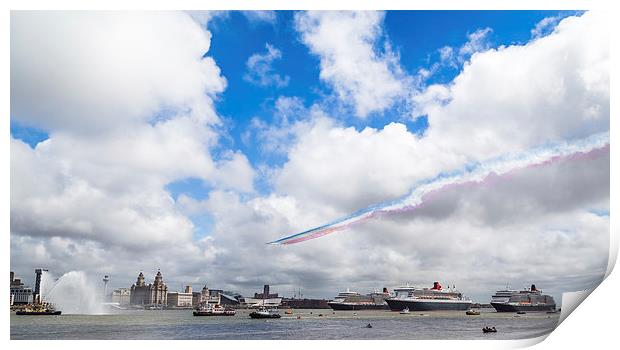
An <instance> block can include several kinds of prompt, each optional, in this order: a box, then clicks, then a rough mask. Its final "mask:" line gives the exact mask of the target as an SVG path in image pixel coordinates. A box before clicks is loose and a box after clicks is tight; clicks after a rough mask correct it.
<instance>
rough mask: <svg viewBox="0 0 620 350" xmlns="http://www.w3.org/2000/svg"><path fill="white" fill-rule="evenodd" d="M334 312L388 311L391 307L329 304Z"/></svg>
mask: <svg viewBox="0 0 620 350" xmlns="http://www.w3.org/2000/svg"><path fill="white" fill-rule="evenodd" d="M327 305H329V307H331V308H332V310H338V311H355V310H387V309H389V307H388V306H387V305H380V304H379V305H378V304H360V305H354V304H342V303H327Z"/></svg>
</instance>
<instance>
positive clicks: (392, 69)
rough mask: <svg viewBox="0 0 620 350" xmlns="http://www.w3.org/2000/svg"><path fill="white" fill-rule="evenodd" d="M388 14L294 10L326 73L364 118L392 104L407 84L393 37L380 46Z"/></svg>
mask: <svg viewBox="0 0 620 350" xmlns="http://www.w3.org/2000/svg"><path fill="white" fill-rule="evenodd" d="M383 17H384V13H382V12H374V11H360V12H353V11H346V12H344V11H343V12H326V11H315V12H303V13H297V14H296V15H295V27H296V29H297V31H298V32H299V33H300V34H301V39H302V41H303V42H304V44H306V45H307V46H308V48H309V49H310V51H311V52H312V53H313V54H315V55H316V56H318V57H319V59H320V62H321V73H320V77H321V79H322V80H324V81H325V82H327V83H328V84H329V85H330V86H331V87H332V88H333V89H334V91H335V92H336V94H337V95H338V97H339V99H340V100H341V101H343V102H344V103H345V104H349V103H350V104H352V105H353V107H354V108H355V113H356V115H357V116H359V117H361V118H365V117H366V116H368V115H369V114H371V113H374V112H382V111H384V110H386V109H388V108H389V107H390V106H392V104H393V103H394V102H395V101H396V100H397V99H399V98H401V97H402V96H403V94H405V92H406V89H407V85H408V83H407V80H408V78H407V76H406V74H405V73H404V72H403V70H402V68H401V67H400V65H399V63H398V55H397V54H396V53H395V52H394V51H393V50H392V49H391V47H390V46H389V42H386V45H384V46H383V49H382V50H376V49H375V48H376V46H378V44H379V43H380V39H381V37H382V35H383V31H382V29H381V28H382V27H381V25H382V22H383Z"/></svg>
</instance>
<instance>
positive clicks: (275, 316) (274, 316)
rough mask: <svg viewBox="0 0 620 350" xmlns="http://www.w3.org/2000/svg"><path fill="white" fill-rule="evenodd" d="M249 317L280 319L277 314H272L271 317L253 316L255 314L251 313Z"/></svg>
mask: <svg viewBox="0 0 620 350" xmlns="http://www.w3.org/2000/svg"><path fill="white" fill-rule="evenodd" d="M250 317H251V318H280V317H282V316H281V315H278V314H272V315H269V316H267V315H261V314H255V313H253V312H252V313H251V314H250Z"/></svg>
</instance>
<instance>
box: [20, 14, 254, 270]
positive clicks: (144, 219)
mask: <svg viewBox="0 0 620 350" xmlns="http://www.w3.org/2000/svg"><path fill="white" fill-rule="evenodd" d="M11 25H12V28H11V35H12V37H11V45H12V50H11V62H12V64H11V76H12V79H11V96H12V100H11V107H12V116H11V117H12V118H13V119H14V120H16V121H19V122H22V123H23V124H26V125H34V126H36V127H39V128H44V129H45V130H47V131H48V133H49V139H47V140H45V141H43V142H41V143H39V144H38V145H36V147H34V148H31V147H29V146H28V145H27V144H25V143H24V142H22V141H20V140H16V139H12V140H11V244H12V249H11V252H12V264H14V266H15V267H16V270H18V271H22V272H23V269H27V270H26V271H25V272H23V273H24V274H26V273H27V275H29V274H30V273H28V272H27V271H28V270H30V269H31V268H32V267H33V265H32V263H31V260H30V259H31V256H30V254H28V253H26V252H27V251H28V249H30V248H32V249H34V250H35V251H36V252H37V256H38V257H39V258H40V260H37V261H41V262H42V263H43V262H45V263H44V264H42V265H45V266H49V267H50V268H57V269H60V268H65V267H67V268H68V269H70V270H73V269H80V268H84V269H86V270H90V271H89V272H91V273H92V272H97V273H104V272H105V271H106V270H107V271H111V270H109V269H110V268H112V267H114V269H115V270H114V271H118V273H119V274H124V275H125V276H126V274H133V273H134V272H135V269H138V268H145V267H149V268H151V267H153V268H154V266H155V267H156V266H157V265H159V266H160V267H166V268H167V269H168V270H169V271H171V270H175V271H181V270H184V269H185V268H186V267H191V268H190V269H194V270H195V266H198V265H199V264H201V263H205V262H206V261H209V259H211V258H213V257H214V254H215V251H216V249H215V248H214V247H213V246H212V245H211V244H210V241H209V240H208V239H204V240H200V241H196V240H194V239H193V231H194V224H193V223H192V221H191V220H190V219H189V218H188V217H187V216H185V215H184V214H183V213H182V212H180V211H179V210H178V208H177V206H176V204H175V202H174V200H173V199H172V198H171V196H170V194H169V193H168V192H167V191H166V190H165V186H166V185H167V184H168V183H171V182H174V181H177V180H180V179H184V178H187V177H192V178H198V179H201V180H202V181H204V182H205V183H207V184H210V185H211V186H213V187H214V188H222V189H228V190H235V191H241V192H252V191H253V177H254V175H253V169H252V167H251V166H250V164H249V162H248V160H247V158H246V157H245V155H243V154H241V153H239V152H235V151H232V150H231V151H229V152H224V153H223V155H222V156H219V157H217V158H215V157H213V156H212V154H211V150H212V149H213V147H215V146H216V145H217V144H218V139H219V135H218V132H217V129H216V128H215V127H214V126H216V125H217V124H220V123H221V120H220V118H219V117H218V116H217V113H216V112H215V110H214V107H213V100H214V99H215V98H217V95H218V94H219V93H221V92H222V91H223V89H224V88H225V86H226V80H225V79H224V78H223V77H222V76H221V75H220V70H219V68H218V67H217V65H216V64H215V62H214V60H213V59H212V58H210V57H205V56H204V55H205V53H206V52H208V49H209V45H210V33H209V32H207V31H205V30H204V29H203V28H201V27H200V25H199V24H198V23H197V22H196V21H194V20H192V18H191V17H190V16H189V15H187V14H186V13H182V12H181V13H176V12H149V13H124V12H122V13H91V12H72V13H64V12H54V13H42V12H16V13H14V14H13V15H12V20H11ZM41 50H43V51H45V52H46V53H45V54H44V55H42V54H41ZM33 101H36V103H33ZM171 246H172V248H171ZM62 247H68V249H67V250H66V251H65V252H62V249H61V248H62ZM147 251H151V252H160V253H161V252H164V251H165V252H166V256H167V257H168V258H167V259H159V258H155V259H154V258H152V257H148V256H147V255H145V252H147ZM88 256H91V257H92V263H89V262H86V261H85V260H86V259H85V257H88ZM132 259H133V260H134V262H133V263H131V261H132ZM105 260H107V261H106V262H104V261H105ZM171 260H172V261H174V263H173V262H171ZM177 264H179V265H177ZM192 264H196V265H192ZM70 266H71V267H70ZM179 273H181V272H179ZM188 275H189V274H188V273H185V276H188Z"/></svg>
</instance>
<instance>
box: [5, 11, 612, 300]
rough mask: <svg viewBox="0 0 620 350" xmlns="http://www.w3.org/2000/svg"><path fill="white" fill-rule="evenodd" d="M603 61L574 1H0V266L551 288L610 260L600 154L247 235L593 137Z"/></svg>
mask: <svg viewBox="0 0 620 350" xmlns="http://www.w3.org/2000/svg"><path fill="white" fill-rule="evenodd" d="M608 66H609V47H608V33H607V32H606V30H605V27H604V25H603V24H601V18H599V15H598V14H597V13H592V12H587V13H583V12H580V11H391V12H390V11H388V12H351V11H348V12H347V11H345V12H292V11H275V12H274V11H241V12H240V11H227V12H222V11H217V12H196V11H190V12H146V13H141V12H101V13H97V12H70V13H66V12H12V14H11V214H10V215H11V269H12V270H13V271H15V272H16V274H17V275H18V276H19V277H21V278H23V279H25V280H26V281H29V280H31V279H33V277H32V275H33V270H34V268H36V267H47V268H48V269H49V270H50V271H51V272H52V273H53V274H55V275H57V276H60V275H62V274H64V273H66V272H69V271H73V270H79V271H84V272H85V273H86V274H87V275H88V276H90V278H91V279H92V281H93V283H94V284H96V283H100V282H99V280H100V277H101V276H103V275H105V274H107V275H110V276H111V281H110V286H112V287H129V286H130V285H131V283H133V282H134V280H135V278H136V276H137V274H138V272H140V271H143V272H144V273H145V275H146V277H147V280H152V278H153V277H154V275H155V272H156V271H157V269H161V271H162V273H163V275H164V279H165V281H166V282H167V283H168V285H169V286H170V288H171V289H173V290H176V289H181V286H183V285H186V284H192V285H194V286H196V287H198V286H201V285H203V284H207V285H208V286H209V287H211V288H221V289H227V290H232V291H236V292H240V293H242V294H250V293H253V292H254V291H258V290H261V287H262V285H263V284H265V283H269V284H271V285H272V289H273V290H274V291H276V292H279V293H280V294H281V295H285V296H291V295H292V294H293V291H294V290H298V289H299V288H301V289H302V292H303V293H304V294H305V295H306V296H311V297H325V298H329V297H333V296H335V295H336V294H337V293H338V291H339V290H343V289H346V288H351V289H354V290H358V291H360V292H368V291H371V290H373V289H381V288H382V287H384V286H386V287H388V288H389V289H392V288H394V287H396V286H399V285H403V284H404V283H407V282H408V283H411V284H415V285H420V286H426V285H432V282H433V281H436V280H437V281H441V282H442V283H445V284H450V285H453V284H454V285H456V286H457V287H458V288H459V289H461V290H462V291H463V292H464V293H465V294H466V295H469V296H471V297H473V298H474V299H476V300H478V301H487V300H488V299H489V298H490V295H491V294H492V293H493V291H495V290H497V289H500V288H503V287H505V286H506V284H510V285H511V286H512V287H513V288H522V287H525V286H529V284H531V283H536V284H537V286H539V288H541V289H543V290H544V291H546V292H550V293H552V294H553V295H555V296H556V297H558V298H559V295H560V293H562V292H564V291H574V290H582V289H584V288H587V287H590V286H592V285H593V284H595V283H597V282H598V281H600V280H601V279H602V277H603V275H604V272H605V269H606V267H607V256H608V241H609V152H608V150H607V151H606V152H603V153H600V154H597V156H595V157H584V158H580V159H579V160H575V161H571V160H566V161H558V162H554V163H553V164H548V165H546V166H540V167H533V168H525V169H518V170H516V171H515V172H514V173H512V174H511V175H510V176H509V177H508V178H502V179H500V180H498V181H494V182H493V183H492V184H490V185H486V184H480V185H474V186H457V187H454V188H451V189H449V190H448V191H445V192H443V193H441V194H440V195H438V196H436V197H434V198H433V200H432V201H430V202H429V203H427V204H426V205H425V206H424V207H423V208H422V209H421V210H419V211H416V212H413V213H402V214H398V215H393V216H389V217H381V218H380V219H377V220H371V221H368V222H365V223H364V224H361V225H356V226H355V227H351V228H349V229H347V230H344V231H341V232H338V233H335V234H332V235H329V236H326V237H322V238H321V239H316V240H312V241H308V242H303V243H299V244H296V245H291V246H271V245H267V244H265V243H267V242H270V241H273V240H275V239H277V238H279V237H282V236H285V235H288V234H292V233H295V232H300V231H303V230H305V229H308V228H312V227H316V226H318V225H321V224H324V223H326V222H329V221H331V220H334V219H336V218H339V217H342V216H344V215H347V214H349V213H351V212H354V211H355V210H358V209H360V208H365V207H367V206H369V205H372V204H373V203H378V202H382V201H389V200H393V199H396V198H400V197H401V196H403V195H406V194H407V193H408V192H409V191H410V190H411V189H412V188H413V186H414V185H415V184H417V183H419V182H421V181H425V180H428V179H432V178H434V177H436V176H438V175H439V174H443V173H450V172H454V171H456V170H458V169H462V168H463V167H467V166H468V165H471V164H479V163H484V162H485V161H486V160H489V159H495V158H497V157H502V156H505V155H507V154H515V153H520V152H527V151H528V150H531V149H535V148H539V147H543V146H545V145H549V144H553V143H557V142H573V141H578V140H582V139H585V138H587V137H590V136H592V135H596V134H599V133H604V132H607V131H609V67H608ZM30 283H32V282H30ZM558 298H556V299H558Z"/></svg>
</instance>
